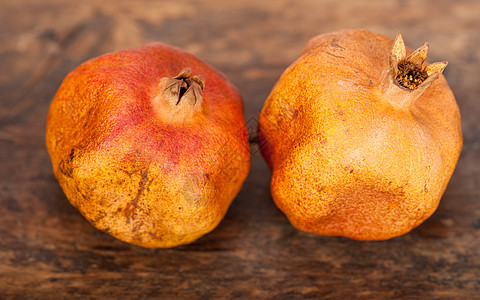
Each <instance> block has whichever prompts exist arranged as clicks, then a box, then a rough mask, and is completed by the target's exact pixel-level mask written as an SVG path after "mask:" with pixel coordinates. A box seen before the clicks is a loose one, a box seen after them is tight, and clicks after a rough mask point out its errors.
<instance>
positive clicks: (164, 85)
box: [153, 68, 205, 122]
mask: <svg viewBox="0 0 480 300" xmlns="http://www.w3.org/2000/svg"><path fill="white" fill-rule="evenodd" d="M191 74H192V70H191V69H190V68H185V69H183V70H182V71H180V73H178V75H177V76H175V77H164V78H162V79H161V80H160V82H159V84H158V92H157V95H156V96H155V97H154V99H153V107H154V109H155V110H156V112H157V114H158V115H160V116H161V118H162V119H168V120H170V121H174V122H183V121H186V120H188V119H190V118H191V117H192V116H193V115H194V114H195V113H196V112H198V111H200V110H201V109H202V103H203V89H204V88H205V79H204V78H203V76H202V75H195V76H193V77H190V76H191Z"/></svg>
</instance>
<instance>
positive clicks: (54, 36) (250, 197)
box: [0, 0, 480, 299]
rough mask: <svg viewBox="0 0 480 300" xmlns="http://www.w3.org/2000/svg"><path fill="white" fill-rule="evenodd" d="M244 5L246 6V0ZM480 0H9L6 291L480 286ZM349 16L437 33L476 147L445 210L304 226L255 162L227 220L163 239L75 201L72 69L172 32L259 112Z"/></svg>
mask: <svg viewBox="0 0 480 300" xmlns="http://www.w3.org/2000/svg"><path fill="white" fill-rule="evenodd" d="M230 2H232V3H230ZM479 15H480V2H479V1H477V0H471V1H467V0H465V1H446V0H444V1H435V0H431V1H367V0H355V1H333V0H332V1H308V0H295V1H293V0H291V1H257V0H248V1H219V0H209V1H195V2H194V1H191V2H190V1H114V0H103V1H90V0H86V1H61V0H42V1H33V0H31V1H27V0H2V1H1V2H0V41H1V43H0V97H1V98H0V99H1V107H0V159H1V165H0V216H1V217H0V218H1V222H0V299H157V298H158V299H303V298H313V299H321V298H324V299H352V298H356V299H480V121H479V120H478V119H479V115H480V101H479V99H478V98H479V95H480V84H479V83H480V73H479V72H478V70H480V51H479V46H480V17H479ZM343 28H366V29H369V30H373V31H376V32H379V33H382V34H386V35H388V36H390V37H394V36H395V34H396V33H397V32H399V31H400V32H401V33H402V34H403V36H404V38H405V41H406V43H407V45H409V46H410V47H412V48H416V47H418V46H420V45H421V44H422V43H423V42H424V41H429V42H430V49H431V50H430V55H429V60H430V61H439V60H448V61H449V65H448V67H447V69H446V72H445V75H446V77H447V80H448V82H449V83H450V85H451V88H452V89H453V91H454V93H455V95H456V97H457V101H458V104H459V107H460V110H461V113H462V125H463V132H464V150H463V152H462V155H461V157H460V161H459V163H458V165H457V169H456V171H455V173H454V175H453V177H452V179H451V181H450V184H449V186H448V189H447V191H446V193H445V195H444V197H443V199H442V201H441V204H440V206H439V208H438V210H437V212H436V213H435V214H434V215H433V216H432V217H431V218H430V219H428V220H427V221H426V222H425V223H424V224H422V225H421V226H420V227H418V228H417V229H415V230H413V231H412V232H411V233H410V234H408V235H406V236H403V237H400V238H395V239H392V240H389V241H384V242H356V241H352V240H348V239H345V238H335V237H321V236H315V235H312V234H307V233H302V232H300V231H298V230H296V229H294V228H293V227H292V226H291V225H290V224H289V223H288V221H287V219H286V218H285V216H284V215H283V214H282V213H281V212H280V211H279V210H278V209H277V208H276V207H275V205H274V203H273V201H272V199H271V197H270V193H269V180H270V171H269V170H268V168H267V167H266V165H265V163H264V162H263V160H262V158H261V157H260V156H259V154H258V152H256V148H254V149H253V152H252V157H253V163H252V169H251V172H250V175H249V177H248V179H247V180H246V182H245V184H244V187H243V189H242V191H241V192H240V194H239V195H238V196H237V198H236V199H235V201H234V203H233V205H232V206H231V208H230V210H229V211H228V213H227V215H226V217H225V219H224V220H223V221H222V223H221V224H220V226H219V227H218V228H217V229H215V230H214V231H213V232H212V233H210V234H208V235H207V236H205V237H203V238H202V239H200V240H199V241H197V242H196V243H194V244H191V245H188V246H182V247H178V248H174V249H167V250H150V249H143V248H140V247H136V246H132V245H128V244H125V243H123V242H120V241H118V240H115V239H114V238H112V237H110V236H108V235H107V234H104V233H102V232H100V231H98V230H96V229H95V228H93V227H92V226H91V225H90V224H89V223H88V222H86V221H85V220H84V219H83V218H82V217H81V215H80V214H79V213H78V212H77V211H76V210H75V209H74V208H73V207H71V206H70V204H69V203H68V202H67V200H66V198H65V196H64V194H63V192H62V191H61V189H60V187H59V185H58V184H57V182H56V180H55V178H54V176H53V174H52V169H51V165H50V160H49V157H48V154H47V152H46V149H45V144H44V132H45V122H46V116H47V111H48V107H49V104H50V101H51V99H52V97H53V95H54V94H55V92H56V89H57V88H58V86H59V85H60V83H61V81H62V79H63V77H64V76H65V75H66V74H67V73H68V72H69V71H70V70H72V69H73V68H75V67H76V66H78V65H79V64H80V63H81V62H83V61H85V60H87V59H89V58H92V57H95V56H98V55H101V54H103V53H105V52H108V51H113V50H119V49H123V48H129V47H135V46H139V45H141V44H144V43H146V42H149V41H154V40H160V41H164V42H167V43H170V44H173V45H176V46H179V47H182V48H184V49H186V50H188V51H190V52H193V53H194V54H196V55H198V56H199V57H200V58H202V59H203V60H204V61H206V62H208V63H209V64H211V65H213V66H215V67H217V68H218V69H220V70H222V71H223V72H224V73H225V74H226V75H227V76H228V77H229V78H230V79H231V81H232V82H233V83H234V84H235V85H236V86H237V87H238V89H239V90H240V92H241V94H242V96H243V98H244V101H245V114H246V116H245V117H246V120H247V121H248V124H249V126H250V127H251V128H254V127H255V122H256V118H257V116H258V112H259V110H260V109H261V107H262V105H263V102H264V100H265V98H266V97H267V95H268V93H269V91H270V89H271V88H272V86H273V84H274V83H275V81H276V80H277V79H278V77H279V76H280V74H281V73H282V71H283V69H284V68H285V67H286V66H287V65H289V64H290V63H291V62H292V61H293V60H294V59H295V58H296V57H297V55H298V54H299V52H300V51H301V49H302V47H303V45H304V44H305V43H306V42H307V40H308V39H309V38H310V37H312V36H314V35H316V34H318V33H324V32H330V31H335V30H339V29H343Z"/></svg>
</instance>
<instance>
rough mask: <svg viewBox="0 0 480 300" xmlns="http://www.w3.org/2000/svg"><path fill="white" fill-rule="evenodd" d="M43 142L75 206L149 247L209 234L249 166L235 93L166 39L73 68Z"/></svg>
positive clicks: (95, 220) (218, 75)
mask: <svg viewBox="0 0 480 300" xmlns="http://www.w3.org/2000/svg"><path fill="white" fill-rule="evenodd" d="M192 75H194V76H192ZM46 144H47V148H48V152H49V154H50V157H51V161H52V165H53V171H54V173H55V176H56V178H57V180H58V182H59V183H60V185H61V187H62V189H63V191H64V192H65V194H66V196H67V198H68V200H69V201H70V203H71V204H72V205H73V206H74V207H76V208H77V209H78V210H79V211H80V212H81V214H82V215H83V216H84V217H85V218H86V219H87V220H88V221H90V222H91V223H92V224H93V225H94V226H95V227H97V228H98V229H100V230H103V231H105V232H107V233H109V234H111V235H112V236H114V237H116V238H118V239H120V240H123V241H125V242H129V243H133V244H137V245H140V246H144V247H162V248H163V247H173V246H177V245H181V244H186V243H191V242H193V241H195V240H196V239H198V238H199V237H201V236H203V235H204V234H206V233H208V232H210V231H211V230H212V229H214V228H215V227H216V226H217V225H218V223H219V222H220V221H221V220H222V218H223V217H224V215H225V213H226V211H227V209H228V207H229V205H230V203H231V201H232V200H233V198H234V197H235V196H236V194H237V193H238V192H239V190H240V188H241V186H242V183H243V181H244V180H245V178H246V176H247V173H248V171H249V168H250V158H249V157H250V154H249V145H248V137H247V128H246V125H245V121H244V118H243V103H242V100H241V98H240V95H239V94H238V92H237V90H236V89H235V88H234V87H233V86H232V84H230V83H229V82H228V80H227V79H226V78H225V76H224V75H222V74H221V73H219V72H217V71H216V70H214V69H213V68H212V67H210V66H208V65H207V64H205V63H203V62H202V61H200V60H199V59H198V58H197V57H195V56H193V55H192V54H189V53H187V52H185V51H183V50H181V49H179V48H176V47H172V46H169V45H166V44H162V43H151V44H148V45H145V46H143V47H140V48H137V49H130V50H123V51H118V52H113V53H109V54H106V55H103V56H100V57H98V58H94V59H92V60H89V61H87V62H85V63H83V64H82V65H80V66H79V67H78V68H76V69H75V70H73V71H72V72H71V73H70V74H69V75H68V76H67V77H66V78H65V80H64V81H63V83H62V85H61V86H60V88H59V90H58V92H57V94H56V95H55V98H54V99H53V101H52V103H51V107H50V111H49V115H48V121H47V132H46Z"/></svg>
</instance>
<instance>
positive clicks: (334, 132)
mask: <svg viewBox="0 0 480 300" xmlns="http://www.w3.org/2000/svg"><path fill="white" fill-rule="evenodd" d="M392 43H393V41H392V40H391V39H390V38H387V37H385V36H382V35H379V34H375V33H372V32H369V31H365V30H345V31H340V32H335V33H332V34H325V35H321V36H317V37H315V38H313V39H312V40H311V41H309V42H308V43H307V45H306V46H305V49H304V51H303V52H302V54H301V56H300V57H299V58H298V59H297V60H296V61H295V62H294V63H293V64H292V65H291V66H290V67H288V68H287V70H286V71H285V72H284V73H283V74H282V76H281V78H280V79H279V81H278V82H277V83H276V85H275V87H274V88H273V90H272V92H271V93H270V95H269V97H268V99H267V101H266V103H265V105H264V107H263V109H262V112H261V114H260V119H259V136H260V145H261V150H262V155H263V156H264V157H265V159H266V161H267V163H268V164H269V166H270V168H271V169H272V182H271V191H272V196H273V199H274V201H275V203H276V204H277V206H278V207H279V208H280V209H281V210H282V211H283V212H284V213H285V214H286V216H287V217H288V219H289V220H290V221H291V223H292V224H293V225H294V226H295V227H297V228H299V229H301V230H304V231H309V232H314V233H317V234H321V235H334V236H345V237H349V238H352V239H357V240H385V239H390V238H393V237H396V236H400V235H403V234H405V233H407V232H409V231H410V230H411V229H412V228H414V227H416V226H418V225H419V224H420V223H422V222H423V221H424V220H425V219H427V218H428V217H429V216H430V215H431V214H432V213H433V212H434V211H435V209H436V208H437V206H438V204H439V201H440V198H441V197H442V195H443V193H444V191H445V188H446V186H447V183H448V181H449V179H450V177H451V175H452V173H453V171H454V168H455V165H456V163H457V160H458V157H459V154H460V152H461V148H462V134H461V125H460V113H459V110H458V106H457V104H456V101H455V98H454V96H453V93H452V92H451V90H450V88H449V87H448V84H447V82H446V80H445V78H444V77H443V76H440V77H439V78H438V79H437V80H436V81H435V82H433V84H432V85H431V86H430V87H428V88H427V89H426V90H425V91H424V93H423V94H422V95H421V96H420V98H418V99H416V100H415V101H414V102H413V105H412V106H411V107H400V105H397V104H396V101H397V99H389V98H386V97H385V96H384V95H383V94H382V87H381V82H382V76H383V74H384V72H386V71H388V69H389V55H390V51H391V48H392ZM408 52H409V53H411V52H412V51H411V50H410V49H408Z"/></svg>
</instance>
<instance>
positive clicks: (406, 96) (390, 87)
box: [382, 34, 447, 107]
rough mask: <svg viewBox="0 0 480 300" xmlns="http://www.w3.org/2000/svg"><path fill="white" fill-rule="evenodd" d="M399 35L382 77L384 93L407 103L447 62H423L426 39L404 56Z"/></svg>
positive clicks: (427, 84) (432, 80)
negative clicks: (387, 67)
mask: <svg viewBox="0 0 480 300" xmlns="http://www.w3.org/2000/svg"><path fill="white" fill-rule="evenodd" d="M406 53H407V51H406V48H405V43H404V41H403V38H402V35H401V34H398V35H397V38H396V39H395V41H394V43H393V47H392V52H391V54H390V68H389V70H388V72H387V73H385V75H384V78H383V80H382V86H383V91H384V94H385V95H386V96H387V97H388V98H390V99H391V100H392V101H393V102H396V103H397V104H400V106H404V107H409V106H410V105H411V104H412V103H413V101H414V100H415V99H417V98H418V97H420V95H421V94H422V93H423V91H425V89H427V88H428V87H429V86H430V85H431V84H432V83H433V82H434V81H435V80H436V79H437V78H438V77H439V76H440V74H442V72H443V70H444V69H445V67H446V66H447V62H437V63H433V64H430V65H425V60H426V58H427V54H428V43H425V44H423V45H422V46H421V47H419V48H418V49H416V50H415V51H414V52H413V53H412V54H410V55H409V56H408V57H407V54H406Z"/></svg>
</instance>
